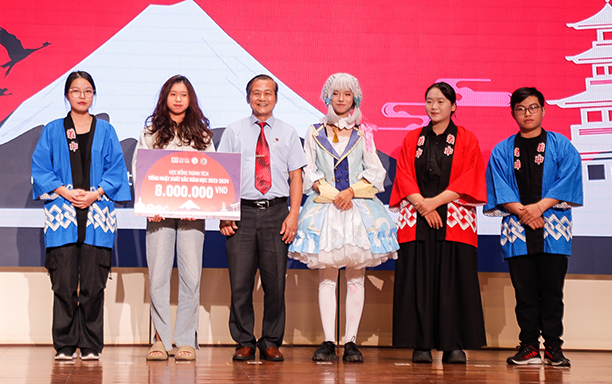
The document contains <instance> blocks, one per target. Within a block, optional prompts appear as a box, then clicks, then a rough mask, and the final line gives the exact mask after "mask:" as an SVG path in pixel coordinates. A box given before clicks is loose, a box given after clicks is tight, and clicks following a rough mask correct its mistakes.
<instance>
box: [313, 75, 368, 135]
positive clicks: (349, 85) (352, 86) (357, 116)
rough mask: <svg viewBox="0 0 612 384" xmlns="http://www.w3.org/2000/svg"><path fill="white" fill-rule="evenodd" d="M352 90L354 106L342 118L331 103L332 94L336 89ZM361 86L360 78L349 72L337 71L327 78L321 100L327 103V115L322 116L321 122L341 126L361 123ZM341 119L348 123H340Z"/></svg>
mask: <svg viewBox="0 0 612 384" xmlns="http://www.w3.org/2000/svg"><path fill="white" fill-rule="evenodd" d="M346 90H350V91H351V92H353V107H352V108H351V112H350V113H349V116H348V117H345V118H342V119H341V118H340V117H338V115H337V114H336V112H335V111H334V107H333V106H332V104H331V100H332V96H333V95H334V91H346ZM362 97H363V96H362V94H361V87H360V86H359V80H357V78H355V76H352V75H349V74H348V73H335V74H333V75H331V76H330V77H329V79H327V81H326V82H325V85H324V86H323V91H321V100H323V102H324V103H325V105H327V115H326V116H323V117H322V118H321V123H323V124H332V125H336V126H338V127H339V128H344V127H347V128H348V127H352V126H354V125H358V124H361V110H360V109H359V106H360V105H361V98H362ZM340 120H344V123H346V124H338V123H339V122H340Z"/></svg>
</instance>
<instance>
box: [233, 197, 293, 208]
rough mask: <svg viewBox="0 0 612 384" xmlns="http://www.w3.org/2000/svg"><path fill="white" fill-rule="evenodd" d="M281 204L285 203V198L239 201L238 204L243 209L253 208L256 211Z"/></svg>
mask: <svg viewBox="0 0 612 384" xmlns="http://www.w3.org/2000/svg"><path fill="white" fill-rule="evenodd" d="M283 203H287V198H286V197H276V198H274V199H272V200H245V199H240V204H242V205H243V206H245V207H253V208H257V209H266V208H270V207H273V206H275V205H277V204H283Z"/></svg>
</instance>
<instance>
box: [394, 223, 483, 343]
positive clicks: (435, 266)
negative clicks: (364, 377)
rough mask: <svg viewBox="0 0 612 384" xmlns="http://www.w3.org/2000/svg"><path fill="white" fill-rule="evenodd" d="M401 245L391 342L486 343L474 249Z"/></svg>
mask: <svg viewBox="0 0 612 384" xmlns="http://www.w3.org/2000/svg"><path fill="white" fill-rule="evenodd" d="M435 235H436V231H435V230H430V231H428V237H427V240H426V241H411V242H408V243H402V244H400V250H399V252H398V260H397V262H396V264H395V287H394V297H393V345H394V346H396V347H406V348H414V349H437V350H440V351H452V350H456V349H479V348H481V347H482V346H485V345H486V344H487V340H486V335H485V328H484V318H483V312H482V302H481V298H480V285H479V282H478V250H477V248H476V247H474V246H471V245H468V244H463V243H458V242H452V241H436V236H435Z"/></svg>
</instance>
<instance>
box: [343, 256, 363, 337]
mask: <svg viewBox="0 0 612 384" xmlns="http://www.w3.org/2000/svg"><path fill="white" fill-rule="evenodd" d="M364 281H365V268H361V269H355V268H348V267H347V268H346V336H345V339H344V341H345V342H346V343H348V342H353V343H355V342H356V341H357V330H358V329H359V322H360V321H361V314H362V313H363V304H364V301H365V287H364Z"/></svg>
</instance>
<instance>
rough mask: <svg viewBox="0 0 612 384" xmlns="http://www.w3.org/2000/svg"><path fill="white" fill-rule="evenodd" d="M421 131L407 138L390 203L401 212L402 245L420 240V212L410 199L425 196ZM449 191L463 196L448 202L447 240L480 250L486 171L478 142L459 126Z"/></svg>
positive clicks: (485, 192)
mask: <svg viewBox="0 0 612 384" xmlns="http://www.w3.org/2000/svg"><path fill="white" fill-rule="evenodd" d="M421 131H422V129H415V130H414V131H410V132H409V133H408V134H407V135H406V137H405V138H404V142H403V143H402V149H401V151H400V154H399V157H398V159H397V172H396V174H395V181H394V183H393V190H392V191H391V198H390V200H389V208H390V209H391V210H392V211H396V212H397V211H399V213H400V214H399V218H398V231H397V235H398V241H399V242H400V243H406V242H409V241H414V240H415V239H416V226H417V224H416V223H417V211H416V209H415V208H414V206H413V205H412V204H410V202H409V201H408V199H406V197H407V196H408V195H412V194H413V193H421V191H420V190H419V186H418V185H417V178H416V174H415V166H414V161H415V156H416V155H417V150H418V149H420V148H417V141H418V140H419V136H421ZM446 189H447V190H449V191H453V192H456V193H458V194H460V195H461V197H460V198H459V199H457V200H454V201H451V202H450V203H448V209H447V218H446V240H447V241H457V242H460V243H465V244H470V245H473V246H475V247H477V246H478V232H477V228H476V206H478V205H484V204H485V202H486V201H487V187H486V180H485V168H484V163H483V161H482V154H481V152H480V146H479V145H478V139H476V136H474V134H473V133H472V132H470V131H468V130H467V129H465V128H463V127H457V139H456V143H455V149H454V153H453V164H452V167H451V174H450V180H449V184H448V187H447V188H446Z"/></svg>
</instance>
